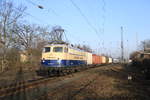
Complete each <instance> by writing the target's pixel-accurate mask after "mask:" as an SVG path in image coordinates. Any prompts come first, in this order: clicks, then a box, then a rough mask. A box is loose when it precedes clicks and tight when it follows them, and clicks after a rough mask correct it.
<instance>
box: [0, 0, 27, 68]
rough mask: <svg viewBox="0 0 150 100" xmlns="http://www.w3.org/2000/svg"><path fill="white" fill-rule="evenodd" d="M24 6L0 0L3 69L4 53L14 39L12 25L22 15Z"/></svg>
mask: <svg viewBox="0 0 150 100" xmlns="http://www.w3.org/2000/svg"><path fill="white" fill-rule="evenodd" d="M24 10H25V7H22V6H20V7H15V6H14V4H13V3H12V2H7V1H5V0H1V2H0V53H1V54H0V55H1V58H0V59H1V62H0V66H1V67H0V68H1V71H3V70H4V69H5V68H6V67H8V66H7V62H8V60H7V59H6V53H7V50H8V48H9V47H11V44H12V43H13V40H14V39H15V37H14V34H13V31H12V29H13V27H14V25H15V24H16V23H17V22H18V20H19V19H20V18H21V17H22V16H23V12H24Z"/></svg>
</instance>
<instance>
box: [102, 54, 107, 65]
mask: <svg viewBox="0 0 150 100" xmlns="http://www.w3.org/2000/svg"><path fill="white" fill-rule="evenodd" d="M101 57H102V64H105V63H106V57H105V56H101Z"/></svg>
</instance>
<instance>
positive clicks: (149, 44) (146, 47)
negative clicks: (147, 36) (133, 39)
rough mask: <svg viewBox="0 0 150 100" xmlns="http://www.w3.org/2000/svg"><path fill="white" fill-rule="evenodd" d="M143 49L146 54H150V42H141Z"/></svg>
mask: <svg viewBox="0 0 150 100" xmlns="http://www.w3.org/2000/svg"><path fill="white" fill-rule="evenodd" d="M141 49H142V50H144V51H145V52H150V40H144V41H142V42H141Z"/></svg>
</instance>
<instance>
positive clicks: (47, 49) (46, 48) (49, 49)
mask: <svg viewBox="0 0 150 100" xmlns="http://www.w3.org/2000/svg"><path fill="white" fill-rule="evenodd" d="M50 51H51V48H50V47H45V48H44V50H43V52H50Z"/></svg>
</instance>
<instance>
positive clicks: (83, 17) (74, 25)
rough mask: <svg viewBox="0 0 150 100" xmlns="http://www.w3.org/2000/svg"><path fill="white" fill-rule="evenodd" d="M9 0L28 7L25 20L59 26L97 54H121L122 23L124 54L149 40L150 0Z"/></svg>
mask: <svg viewBox="0 0 150 100" xmlns="http://www.w3.org/2000/svg"><path fill="white" fill-rule="evenodd" d="M12 1H13V2H14V4H16V5H20V4H22V5H24V6H26V7H27V10H26V12H27V13H29V14H30V15H26V16H25V20H26V21H27V22H28V23H31V24H32V23H33V24H39V25H41V26H47V25H49V26H50V27H53V26H55V25H60V26H61V27H62V28H63V29H65V34H66V36H67V39H68V40H69V41H70V42H71V43H72V44H85V45H89V46H90V47H91V48H92V49H94V50H95V51H96V52H97V53H105V54H108V55H111V56H113V57H118V56H119V55H120V52H121V49H120V43H121V26H122V27H123V39H124V52H125V55H126V56H127V55H129V54H130V53H131V52H132V51H134V50H136V49H137V46H138V45H140V41H143V40H145V39H150V13H149V11H150V6H149V5H150V0H12ZM72 1H73V3H72ZM36 4H37V5H41V6H43V7H44V9H39V8H38V7H37V6H36Z"/></svg>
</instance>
